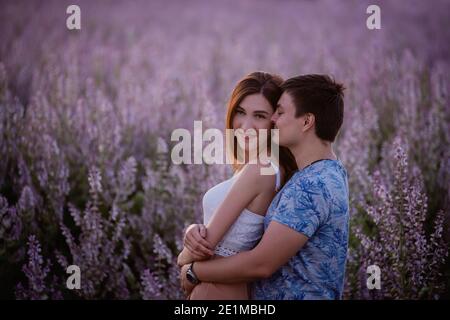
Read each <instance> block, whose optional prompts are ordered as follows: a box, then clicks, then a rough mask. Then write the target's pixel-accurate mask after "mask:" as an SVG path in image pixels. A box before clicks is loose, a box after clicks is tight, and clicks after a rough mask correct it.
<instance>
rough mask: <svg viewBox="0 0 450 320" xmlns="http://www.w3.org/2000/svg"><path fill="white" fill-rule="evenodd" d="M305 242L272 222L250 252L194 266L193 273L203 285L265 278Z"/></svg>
mask: <svg viewBox="0 0 450 320" xmlns="http://www.w3.org/2000/svg"><path fill="white" fill-rule="evenodd" d="M306 241H308V238H307V237H306V236H305V235H304V234H302V233H299V232H297V231H295V230H293V229H291V228H289V227H287V226H285V225H283V224H281V223H279V222H276V221H272V222H271V223H270V224H269V226H268V228H267V230H266V232H265V233H264V235H263V237H262V239H261V241H260V242H259V244H258V245H257V246H256V247H255V248H254V249H253V250H250V251H245V252H241V253H239V254H236V255H234V256H232V257H227V258H223V259H214V260H209V261H200V262H196V263H195V264H194V272H195V274H196V275H197V277H198V279H199V280H200V281H204V282H218V283H235V282H247V281H252V280H255V279H260V278H268V277H270V276H271V275H272V274H273V273H274V272H275V271H276V270H278V269H279V268H280V267H281V266H283V265H284V264H285V263H287V262H288V261H289V259H290V258H291V257H293V256H294V255H295V254H296V253H297V252H298V251H299V250H300V249H301V248H302V247H303V246H304V244H305V243H306Z"/></svg>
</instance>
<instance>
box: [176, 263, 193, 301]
mask: <svg viewBox="0 0 450 320" xmlns="http://www.w3.org/2000/svg"><path fill="white" fill-rule="evenodd" d="M188 268H189V265H188V264H185V265H184V266H183V267H181V271H180V282H181V287H182V288H183V291H184V293H185V294H186V296H189V295H190V294H191V292H192V290H194V288H195V284H192V283H191V282H190V281H189V280H188V279H187V277H186V272H187V270H188Z"/></svg>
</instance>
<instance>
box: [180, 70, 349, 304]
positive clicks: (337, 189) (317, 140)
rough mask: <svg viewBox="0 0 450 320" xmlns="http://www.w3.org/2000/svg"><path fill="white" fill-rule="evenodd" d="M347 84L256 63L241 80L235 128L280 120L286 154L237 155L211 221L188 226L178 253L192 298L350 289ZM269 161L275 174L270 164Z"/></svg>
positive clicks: (232, 113)
mask: <svg viewBox="0 0 450 320" xmlns="http://www.w3.org/2000/svg"><path fill="white" fill-rule="evenodd" d="M343 90H344V88H343V86H342V85H341V84H339V83H336V82H335V81H334V80H333V79H331V78H330V77H328V76H326V75H316V74H311V75H302V76H298V77H294V78H291V79H288V80H286V81H283V80H282V79H281V78H280V77H278V76H275V75H271V74H268V73H265V72H254V73H251V74H249V75H248V76H246V77H245V78H244V79H242V80H241V81H240V82H239V83H238V84H237V86H236V88H235V89H234V90H233V93H232V95H231V98H230V101H229V104H228V110H227V118H226V127H227V129H234V130H236V129H243V130H246V131H247V130H248V129H254V130H256V131H258V130H260V129H268V130H269V131H270V129H271V128H275V129H278V134H279V145H280V148H279V157H278V158H279V161H278V162H277V161H269V162H264V163H262V162H261V161H254V162H252V163H249V161H250V160H251V159H248V157H245V159H246V160H247V161H248V162H246V163H243V164H238V163H237V161H236V162H235V163H234V164H233V169H234V175H233V176H232V177H231V178H230V179H228V180H226V181H223V182H222V183H220V184H218V185H216V186H215V187H213V188H211V189H210V190H208V192H207V193H206V194H205V195H204V198H203V210H204V212H203V214H204V221H203V223H204V224H194V225H191V226H189V227H188V228H187V229H186V233H185V236H184V248H183V250H182V252H181V253H180V254H179V256H178V265H179V266H180V267H181V275H180V278H181V285H182V287H183V289H184V291H185V293H186V294H187V297H188V299H195V300H198V299H201V300H206V299H214V300H226V299H236V300H243V299H256V300H266V299H268V300H278V299H288V300H293V299H340V298H341V297H342V291H343V285H344V274H345V263H346V257H347V247H348V228H349V194H348V181H347V173H346V170H345V168H344V166H343V165H342V163H341V162H340V161H339V160H338V159H337V157H336V155H335V153H334V152H333V148H332V143H333V142H334V140H335V138H336V135H337V133H338V131H339V129H340V127H341V125H342V122H343V115H344V101H343ZM258 139H260V138H259V135H258ZM245 141H248V139H245ZM239 148H242V149H243V153H244V154H245V155H249V154H250V152H249V150H248V149H249V148H250V147H249V144H248V143H244V144H242V143H241V144H239V143H238V144H237V145H234V144H233V148H232V150H230V153H231V157H232V158H233V159H235V160H237V157H238V156H237V154H238V151H239V150H238V149H239ZM266 167H269V168H273V172H274V174H273V175H263V174H261V169H262V168H266Z"/></svg>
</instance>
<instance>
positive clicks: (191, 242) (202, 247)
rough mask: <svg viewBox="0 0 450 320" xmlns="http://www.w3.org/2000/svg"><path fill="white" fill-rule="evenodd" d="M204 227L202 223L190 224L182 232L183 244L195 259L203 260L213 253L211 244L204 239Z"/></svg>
mask: <svg viewBox="0 0 450 320" xmlns="http://www.w3.org/2000/svg"><path fill="white" fill-rule="evenodd" d="M205 238H206V227H205V226H204V225H203V224H191V225H190V226H189V227H188V228H187V229H186V233H185V234H184V241H183V242H184V246H185V247H186V248H187V249H188V250H189V251H190V252H191V254H192V255H193V256H194V257H195V259H196V260H203V259H206V258H210V257H211V256H213V255H214V251H213V248H212V246H211V244H210V243H209V242H208V241H206V239H205Z"/></svg>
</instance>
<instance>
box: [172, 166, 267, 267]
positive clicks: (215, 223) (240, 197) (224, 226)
mask: <svg viewBox="0 0 450 320" xmlns="http://www.w3.org/2000/svg"><path fill="white" fill-rule="evenodd" d="M242 170H243V171H242V172H241V173H240V175H239V177H238V178H237V179H236V181H235V182H234V183H233V185H232V187H231V188H230V191H229V192H228V194H227V196H226V197H225V199H224V200H223V201H222V203H221V204H220V205H219V207H218V208H217V209H216V211H215V212H214V214H213V216H212V218H211V220H210V221H209V223H208V225H207V230H202V229H201V228H196V226H198V225H192V226H191V227H192V228H191V227H190V229H189V230H187V231H186V237H185V241H184V243H185V245H184V248H183V251H182V252H181V253H180V255H179V256H178V265H179V266H182V265H185V264H188V263H191V262H193V261H202V260H206V259H208V258H210V257H211V256H212V255H213V251H211V249H214V248H215V247H216V245H217V244H218V243H219V242H220V240H222V238H223V237H224V235H225V234H226V232H227V231H228V230H229V229H230V227H231V225H232V224H233V223H234V222H235V221H236V219H237V218H238V217H239V215H240V214H241V212H242V210H244V209H245V208H247V206H248V205H249V204H250V203H251V202H252V201H253V199H255V198H256V197H257V196H258V195H259V194H261V193H262V192H264V191H266V192H267V190H271V189H272V186H274V185H275V176H271V175H261V165H257V164H254V165H247V166H245V167H244V169H242ZM201 231H204V232H201ZM205 233H206V237H205Z"/></svg>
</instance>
